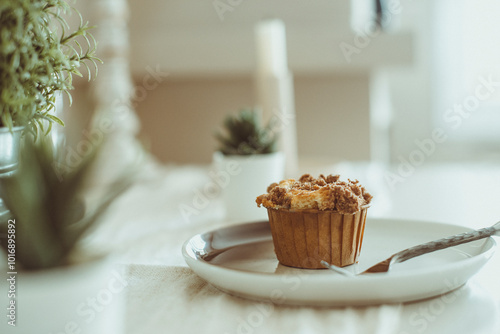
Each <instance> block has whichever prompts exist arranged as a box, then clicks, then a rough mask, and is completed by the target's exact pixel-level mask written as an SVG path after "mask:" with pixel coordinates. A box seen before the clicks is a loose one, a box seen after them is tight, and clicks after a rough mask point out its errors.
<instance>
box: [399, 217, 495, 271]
mask: <svg viewBox="0 0 500 334" xmlns="http://www.w3.org/2000/svg"><path fill="white" fill-rule="evenodd" d="M499 232H500V222H498V223H496V224H495V225H493V226H491V227H486V228H482V229H479V230H475V231H470V232H465V233H461V234H456V235H452V236H449V237H446V238H442V239H438V240H434V241H430V242H427V243H425V244H421V245H418V246H414V247H410V248H407V249H405V250H402V251H400V252H398V253H396V254H394V255H393V256H392V261H391V262H392V263H400V262H404V261H406V260H409V259H412V258H414V257H416V256H420V255H423V254H427V253H431V252H434V251H437V250H440V249H444V248H448V247H453V246H457V245H460V244H464V243H467V242H471V241H475V240H479V239H483V238H487V237H490V236H492V235H495V234H498V233H499Z"/></svg>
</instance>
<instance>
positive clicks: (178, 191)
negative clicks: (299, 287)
mask: <svg viewBox="0 0 500 334" xmlns="http://www.w3.org/2000/svg"><path fill="white" fill-rule="evenodd" d="M497 167H498V164H495V163H486V162H485V163H480V162H478V163H468V164H434V165H433V164H426V165H422V166H419V167H418V168H416V169H415V171H414V172H413V173H411V174H408V175H406V176H405V177H404V178H403V181H401V182H397V183H396V184H394V186H390V183H388V182H387V175H390V174H389V173H394V172H395V173H397V168H398V166H397V165H395V166H382V165H376V164H370V163H338V164H332V165H322V166H320V165H318V164H314V163H303V164H302V166H301V169H302V170H307V171H308V172H310V173H311V174H313V175H316V174H319V173H320V172H321V173H324V174H326V173H340V174H341V175H343V176H345V177H353V176H354V177H356V178H358V179H359V180H360V181H361V183H362V184H364V185H365V186H366V187H367V189H369V190H371V192H372V193H373V195H374V196H375V200H374V202H373V204H372V207H371V208H370V216H371V217H388V218H408V219H418V220H432V221H439V222H445V223H446V222H447V223H454V224H459V225H464V226H469V227H473V228H479V227H484V226H488V225H492V224H493V223H495V222H496V221H498V220H499V219H500V206H499V205H498V199H497V196H496V194H497V191H498V189H500V169H498V168H497ZM207 171H208V168H207V166H175V165H170V166H162V165H160V164H157V163H155V162H150V163H148V164H147V165H145V166H144V169H143V171H142V172H141V174H140V175H139V176H138V179H137V182H136V183H135V185H134V186H133V188H132V189H130V191H129V192H127V193H126V194H124V195H123V197H121V198H120V199H119V200H118V201H117V202H116V203H115V204H113V207H112V208H111V212H110V213H109V216H108V219H107V221H106V223H105V224H103V225H102V226H101V227H100V230H99V233H96V235H95V239H94V240H93V242H96V243H100V244H101V245H106V247H110V248H111V249H114V250H115V253H116V254H117V256H118V261H119V262H120V263H122V264H123V265H124V268H125V271H126V272H127V275H128V280H129V283H130V284H129V286H128V295H127V316H126V319H127V322H126V328H127V330H126V333H127V334H136V333H137V334H138V333H193V332H195V331H197V332H202V333H275V332H278V331H279V332H288V333H316V332H317V333H329V332H332V333H333V332H335V333H368V332H370V333H395V334H413V333H499V332H500V284H498V278H499V277H500V255H499V254H496V255H494V257H493V258H492V259H491V260H490V262H489V263H488V264H487V265H486V266H485V267H484V268H483V270H482V271H481V272H480V273H479V274H478V275H476V276H475V277H474V278H473V279H471V280H470V281H469V282H468V283H467V284H466V285H465V286H464V287H462V288H460V289H458V290H456V291H454V292H451V293H450V294H447V295H443V296H440V297H436V298H432V299H429V300H424V301H420V302H414V303H406V304H396V305H380V306H372V307H346V308H314V307H291V306H278V305H269V304H266V303H259V302H255V301H248V300H244V299H240V298H237V297H232V296H229V295H226V294H224V293H222V292H220V291H218V290H217V289H215V288H214V287H212V286H211V285H209V284H207V283H206V282H204V281H203V280H201V279H199V278H198V277H197V276H196V275H195V274H193V273H192V271H191V270H190V269H189V268H187V267H186V264H185V263H184V260H183V258H182V256H181V252H180V249H181V245H182V243H183V242H184V241H185V240H186V239H187V238H189V237H190V236H191V235H193V234H195V233H200V232H204V231H207V230H211V229H214V228H218V227H221V226H224V225H225V224H227V223H226V222H224V210H223V205H222V203H221V202H220V200H219V199H218V198H214V199H211V200H210V203H209V204H208V205H206V206H205V207H203V208H202V209H200V210H198V211H197V212H196V213H193V214H192V215H190V216H189V218H188V219H185V217H183V216H182V214H181V213H180V210H179V206H180V205H181V204H183V203H185V204H186V203H187V204H190V203H192V201H193V196H194V195H195V190H196V189H198V188H200V187H202V186H203V185H204V184H205V183H206V182H207V181H208V180H209V179H208V175H207ZM102 247H104V246H102Z"/></svg>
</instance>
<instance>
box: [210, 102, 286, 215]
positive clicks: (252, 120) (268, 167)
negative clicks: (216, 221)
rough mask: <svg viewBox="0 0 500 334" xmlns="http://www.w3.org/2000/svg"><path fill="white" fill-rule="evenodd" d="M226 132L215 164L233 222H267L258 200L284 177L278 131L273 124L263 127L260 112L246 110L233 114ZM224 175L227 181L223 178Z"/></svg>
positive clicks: (220, 137) (219, 137)
mask: <svg viewBox="0 0 500 334" xmlns="http://www.w3.org/2000/svg"><path fill="white" fill-rule="evenodd" d="M223 128H224V132H217V133H216V134H215V138H216V140H217V141H218V143H219V148H218V150H217V151H216V152H215V153H214V156H213V161H214V168H215V170H216V173H218V174H215V175H218V177H217V176H216V177H217V178H218V180H219V181H220V180H221V179H224V181H225V182H218V184H219V185H220V187H221V188H222V197H223V199H224V204H225V208H226V220H227V221H229V222H240V221H251V220H260V219H265V218H266V214H265V213H262V211H261V210H258V208H257V206H256V205H255V198H256V197H257V196H258V195H259V194H260V193H262V192H263V191H265V190H266V188H267V187H268V186H269V185H270V184H271V183H273V182H276V181H279V180H281V179H282V178H283V173H284V156H283V154H282V152H278V151H277V150H276V142H277V132H276V131H274V129H273V124H271V123H268V124H267V125H266V126H263V125H262V124H261V120H260V117H259V113H258V110H255V109H242V110H240V111H239V113H238V114H237V115H229V116H227V117H226V119H225V120H224V123H223ZM221 175H224V176H225V178H222V177H221Z"/></svg>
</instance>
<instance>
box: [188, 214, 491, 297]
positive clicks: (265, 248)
mask: <svg viewBox="0 0 500 334" xmlns="http://www.w3.org/2000/svg"><path fill="white" fill-rule="evenodd" d="M469 230H470V229H468V228H465V227H461V226H456V225H448V224H441V223H431V222H420V221H408V220H388V219H368V221H367V222H366V230H365V236H364V241H363V246H362V250H361V255H360V261H359V263H357V264H355V265H352V266H348V267H344V268H345V269H348V270H350V271H352V272H355V273H357V272H362V271H363V270H364V269H366V268H368V267H370V266H371V265H373V264H375V263H377V262H379V261H381V260H384V259H385V258H387V257H389V256H390V255H392V254H393V253H395V252H397V251H400V250H403V249H405V248H408V247H410V246H414V245H417V244H420V243H423V242H427V241H431V240H434V239H438V238H442V237H445V236H448V235H453V234H456V233H461V232H465V231H469ZM495 246H496V243H495V241H494V240H493V238H487V239H484V240H478V241H474V242H471V243H468V244H463V245H460V246H456V247H452V248H448V249H444V250H441V251H437V252H434V253H430V254H426V255H423V256H420V257H417V258H414V259H411V260H409V261H407V262H404V263H401V264H396V265H394V267H393V268H392V269H391V271H390V272H389V273H382V274H370V275H362V276H357V277H352V278H350V277H345V276H342V275H339V274H336V273H334V272H332V271H330V270H326V269H324V270H322V269H316V270H311V269H297V268H290V267H286V266H283V265H280V264H279V263H278V260H277V259H276V256H275V255H274V250H273V243H272V238H271V231H270V229H269V223H268V222H257V223H248V224H242V225H234V226H229V227H226V228H222V229H218V230H215V231H211V232H208V233H203V234H197V235H195V236H193V237H192V238H191V239H189V240H187V241H186V242H185V243H184V246H183V249H182V252H183V255H184V258H185V260H186V263H187V264H188V265H189V266H190V267H191V268H192V269H193V271H194V272H196V273H197V274H198V275H199V276H200V277H202V278H203V279H205V280H207V281H208V282H210V283H211V284H213V285H214V286H216V287H217V288H219V289H220V290H223V291H225V292H228V293H230V294H233V295H237V296H240V297H244V298H249V299H256V300H264V301H271V302H274V303H283V304H299V305H329V306H344V305H370V304H381V303H395V302H408V301H414V300H419V299H424V298H429V297H433V296H436V295H440V294H443V293H446V292H448V291H451V290H454V289H456V288H458V287H460V286H462V285H463V284H464V283H465V282H467V280H468V279H469V278H470V277H471V276H473V275H474V274H475V273H477V272H478V271H479V270H480V269H481V267H482V266H483V265H484V264H485V263H486V262H487V261H488V260H489V258H490V257H491V256H492V255H493V252H494V249H495Z"/></svg>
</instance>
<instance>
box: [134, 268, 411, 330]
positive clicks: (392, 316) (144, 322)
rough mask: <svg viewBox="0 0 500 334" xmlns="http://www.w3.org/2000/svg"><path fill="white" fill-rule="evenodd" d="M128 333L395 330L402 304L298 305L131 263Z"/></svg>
mask: <svg viewBox="0 0 500 334" xmlns="http://www.w3.org/2000/svg"><path fill="white" fill-rule="evenodd" d="M128 283H129V285H128V289H129V291H128V303H127V305H128V311H127V326H126V327H127V334H139V333H176V334H177V333H179V334H180V333H204V334H209V333H214V334H215V333H217V334H232V333H238V334H240V333H242V334H250V333H259V334H260V333H291V334H293V333H330V332H331V333H346V334H350V333H374V334H378V333H380V334H382V333H383V334H391V333H398V332H397V328H399V319H400V312H401V306H400V305H382V306H373V307H348V308H326V307H299V306H285V305H275V304H272V303H266V302H257V301H251V300H246V299H242V298H239V297H235V296H231V295H229V294H226V293H224V292H222V291H220V290H218V289H217V288H215V287H214V286H212V285H211V284H209V283H207V282H206V281H204V280H203V279H201V278H199V277H198V276H197V275H196V274H195V273H194V272H193V271H192V270H191V269H189V268H187V267H164V266H145V265H130V266H129V268H128Z"/></svg>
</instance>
